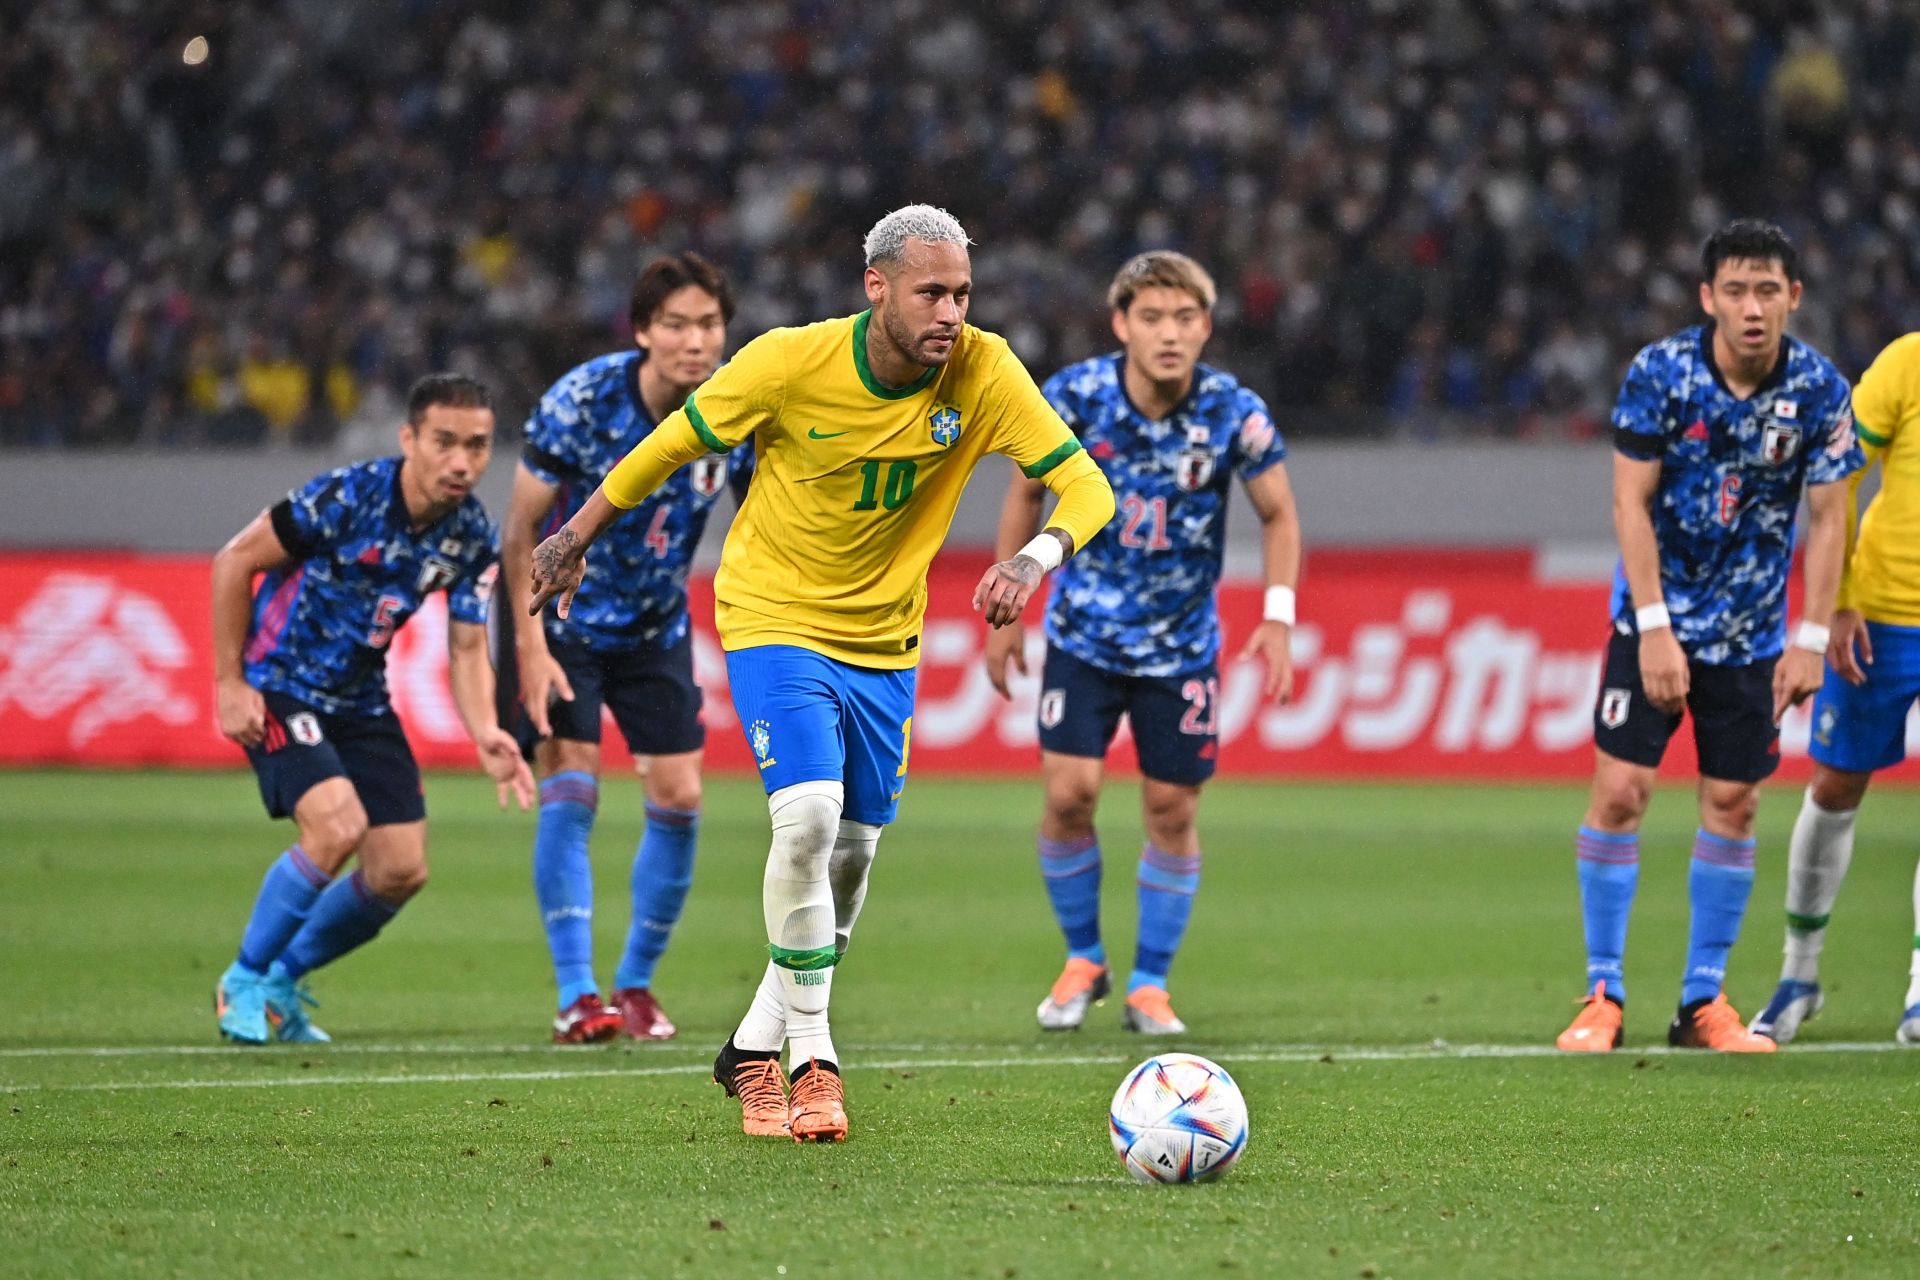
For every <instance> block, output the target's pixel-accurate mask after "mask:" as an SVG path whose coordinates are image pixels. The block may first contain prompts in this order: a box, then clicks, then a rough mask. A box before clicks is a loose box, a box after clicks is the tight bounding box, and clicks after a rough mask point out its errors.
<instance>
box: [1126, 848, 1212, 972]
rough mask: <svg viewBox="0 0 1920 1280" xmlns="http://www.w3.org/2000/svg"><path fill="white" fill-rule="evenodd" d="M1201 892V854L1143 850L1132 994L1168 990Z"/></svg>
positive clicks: (1153, 849)
mask: <svg viewBox="0 0 1920 1280" xmlns="http://www.w3.org/2000/svg"><path fill="white" fill-rule="evenodd" d="M1199 891H1200V855H1199V854H1198V853H1168V852H1167V851H1166V850H1164V849H1159V848H1156V847H1154V846H1153V845H1151V844H1149V845H1148V846H1147V847H1146V848H1145V849H1143V850H1142V851H1141V853H1140V938H1139V941H1138V942H1137V943H1136V944H1135V945H1134V949H1133V973H1132V974H1130V975H1129V976H1128V978H1127V994H1128V995H1132V994H1133V993H1134V992H1136V991H1138V990H1139V989H1140V988H1142V987H1159V988H1161V989H1162V990H1164V989H1165V988H1166V985H1167V972H1168V970H1170V969H1172V968H1173V956H1174V953H1175V952H1176V951H1178V950H1180V938H1181V935H1183V934H1184V933H1186V931H1187V917H1188V916H1190V915H1192V914H1193V895H1194V894H1196V893H1198V892H1199Z"/></svg>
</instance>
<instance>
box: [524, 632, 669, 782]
mask: <svg viewBox="0 0 1920 1280" xmlns="http://www.w3.org/2000/svg"><path fill="white" fill-rule="evenodd" d="M547 647H548V650H549V651H550V652H551V653H552V654H553V657H554V660H555V661H556V662H558V663H559V664H560V669H561V670H562V671H565V672H566V673H567V683H568V684H570V685H572V686H573V701H571V702H567V701H564V700H562V699H560V698H555V699H553V700H552V701H551V702H550V703H549V704H548V705H547V720H548V723H550V724H551V725H552V726H553V736H554V737H556V738H565V739H566V740H567V741H569V742H592V743H596V744H597V743H598V742H599V741H600V708H601V707H602V706H604V707H606V708H607V709H608V710H609V711H611V712H613V723H614V724H615V725H616V726H618V728H619V730H620V736H621V737H623V738H625V739H626V740H627V750H629V751H631V752H633V754H635V755H637V756H672V755H679V754H681V753H682V752H686V751H698V750H700V749H701V748H702V747H704V746H706V745H707V727H706V724H705V723H704V722H703V721H702V720H701V718H700V706H701V702H700V686H699V685H697V684H695V683H694V680H693V638H692V637H691V636H687V637H685V638H683V639H682V640H681V641H680V643H679V644H676V645H674V646H673V647H672V648H669V649H658V650H640V651H637V652H630V653H596V652H595V651H594V650H592V649H589V648H587V646H585V645H583V644H580V643H578V642H576V641H571V640H556V639H553V638H552V637H549V638H548V640H547ZM534 741H535V737H534V734H533V726H532V725H531V724H530V723H528V722H526V720H525V717H524V716H522V717H521V724H520V744H521V746H522V747H523V748H525V749H527V750H528V751H529V752H531V750H532V744H533V743H534Z"/></svg>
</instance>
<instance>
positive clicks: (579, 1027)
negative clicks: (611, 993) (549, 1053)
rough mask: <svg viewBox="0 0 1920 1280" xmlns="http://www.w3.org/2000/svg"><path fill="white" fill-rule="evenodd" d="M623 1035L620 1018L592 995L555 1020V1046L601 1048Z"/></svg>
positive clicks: (582, 997) (563, 1011) (576, 1002)
mask: <svg viewBox="0 0 1920 1280" xmlns="http://www.w3.org/2000/svg"><path fill="white" fill-rule="evenodd" d="M619 1034H620V1014H619V1013H618V1012H617V1011H615V1010H613V1009H609V1008H607V1006H606V1005H604V1004H602V1003H601V1002H600V997H599V996H597V995H595V994H594V993H593V992H591V991H589V992H587V994H585V995H583V996H581V997H580V998H579V999H578V1000H575V1001H574V1002H573V1003H572V1004H570V1005H568V1006H567V1007H566V1008H564V1009H562V1010H561V1011H560V1012H559V1013H558V1014H556V1015H555V1016H554V1019H553V1042H554V1043H555V1044H600V1043H601V1042H603V1041H607V1040H611V1039H613V1038H614V1037H615V1036H617V1035H619Z"/></svg>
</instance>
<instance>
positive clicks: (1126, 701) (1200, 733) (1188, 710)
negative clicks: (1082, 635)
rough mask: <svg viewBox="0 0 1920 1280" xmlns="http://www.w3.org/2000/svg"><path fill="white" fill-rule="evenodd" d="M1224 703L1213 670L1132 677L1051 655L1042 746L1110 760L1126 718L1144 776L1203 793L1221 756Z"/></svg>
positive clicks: (1043, 686)
mask: <svg viewBox="0 0 1920 1280" xmlns="http://www.w3.org/2000/svg"><path fill="white" fill-rule="evenodd" d="M1219 698H1220V680H1219V676H1218V674H1217V668H1216V667H1215V666H1214V665H1213V664H1211V663H1210V664H1208V665H1207V666H1205V667H1203V668H1201V669H1199V670H1197V671H1189V672H1186V673H1184V674H1182V675H1177V676H1129V675H1122V674H1120V673H1119V672H1115V671H1108V670H1106V669H1104V668H1102V667H1096V666H1094V665H1093V664H1092V663H1090V662H1082V661H1081V660H1080V659H1078V658H1076V657H1074V656H1073V655H1072V654H1070V653H1063V652H1062V651H1060V650H1059V649H1053V648H1049V649H1048V650H1047V662H1046V666H1045V667H1044V668H1043V669H1042V671H1041V674H1040V745H1041V747H1042V748H1044V749H1045V750H1047V751H1055V752H1058V753H1059V754H1061V755H1068V756H1088V757H1091V758H1093V759H1096V760H1098V759H1101V758H1104V757H1105V756H1106V754H1107V746H1108V744H1110V743H1111V742H1112V741H1113V735H1114V734H1115V733H1116V732H1118V731H1119V728H1120V715H1121V713H1122V712H1125V713H1126V716H1127V721H1128V723H1129V724H1131V725H1132V727H1133V749H1134V751H1135V753H1137V754H1138V756H1139V757H1140V772H1141V773H1143V774H1145V775H1146V776H1147V777H1149V778H1152V779H1154V780H1155V781H1156V782H1171V783H1175V784H1177V785H1180V786H1189V787H1192V786H1199V785H1200V784H1201V783H1203V782H1205V781H1206V780H1207V779H1208V778H1211V777H1212V776H1213V769H1214V764H1215V762H1216V758H1217V757H1218V756H1219V754H1220V735H1219V731H1218V729H1217V728H1216V726H1215V720H1216V718H1217V706H1218V703H1219Z"/></svg>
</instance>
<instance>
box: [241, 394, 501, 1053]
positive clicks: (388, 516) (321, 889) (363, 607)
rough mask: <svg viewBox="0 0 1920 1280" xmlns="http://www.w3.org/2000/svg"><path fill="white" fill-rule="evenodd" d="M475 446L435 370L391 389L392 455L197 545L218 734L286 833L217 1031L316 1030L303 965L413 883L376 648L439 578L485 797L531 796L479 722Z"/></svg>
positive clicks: (481, 646)
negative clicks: (207, 565)
mask: <svg viewBox="0 0 1920 1280" xmlns="http://www.w3.org/2000/svg"><path fill="white" fill-rule="evenodd" d="M492 448H493V409H492V407H491V401H490V399H489V397H488V394H487V389H486V388H485V387H484V386H482V385H481V384H480V383H478V382H476V381H474V380H473V379H472V378H468V377H465V376H463V375H460V374H450V373H442V374H433V375H431V376H429V377H426V378H423V379H421V380H420V381H419V382H418V383H416V384H415V385H414V387H413V390H412V392H411V393H410V394H409V396H408V399H407V420H406V422H405V423H404V424H403V425H402V426H401V427H400V456H399V457H397V458H379V459H376V460H374V461H372V462H362V463H356V464H355V465H353V466H349V467H342V468H340V469H339V470H337V471H329V472H327V473H326V474H325V475H321V476H317V477H315V478H314V479H313V480H311V481H309V482H308V483H307V484H305V485H303V486H301V487H300V488H298V489H295V490H294V491H293V492H292V493H290V494H288V495H287V496H286V497H285V498H284V499H282V500H281V501H280V502H278V503H276V504H275V505H274V506H272V507H270V508H268V509H267V510H266V511H263V512H261V513H260V515H259V516H257V517H255V519H254V521H253V522H252V523H251V524H249V525H248V526H247V527H246V528H245V529H242V530H241V531H240V532H239V533H238V534H236V535H235V536H234V538H233V540H232V541H231V542H229V543H227V545H226V546H225V547H222V548H221V549H220V552H219V554H217V555H216V556H215V557H214V560H213V663H214V685H215V695H216V699H217V703H218V714H219V721H220V731H221V732H222V733H224V734H225V735H226V736H227V737H229V738H231V739H233V740H234V741H235V742H237V743H239V744H240V745H241V746H243V747H245V748H246V752H247V759H248V760H249V761H250V762H251V763H252V765H253V769H254V772H255V773H256V774H257V775H258V776H259V780H260V797H261V799H262V800H263V801H265V802H266V806H267V812H268V813H270V814H271V815H273V816H274V817H276V818H287V817H291V818H292V819H293V821H294V823H295V825H296V826H297V827H298V828H299V832H300V838H299V840H298V841H296V842H295V844H294V845H293V847H292V848H290V849H288V850H287V851H286V852H285V853H283V854H281V855H280V857H279V859H278V860H277V861H275V862H274V864H273V865H272V866H271V867H270V868H268V870H267V875H266V879H265V880H264V881H263V882H262V883H261V886H260V893H259V896H258V898H257V899H256V900H255V902H254V905H253V914H252V916H251V917H250V918H249V919H248V921H247V927H246V931H245V933H244V934H243V935H242V937H241V940H240V953H239V956H238V958H236V959H235V960H234V962H233V964H232V966H231V967H229V968H228V969H227V971H226V973H224V974H223V975H221V978H220V982H219V985H218V987H217V988H216V989H215V993H214V1003H215V1008H216V1011H217V1015H218V1019H219V1026H220V1033H221V1034H222V1035H223V1036H225V1037H226V1038H227V1039H229V1040H232V1041H235V1042H237V1043H241V1044H263V1043H265V1042H266V1041H267V1040H269V1039H273V1038H275V1037H276V1036H277V1038H279V1039H281V1040H290V1041H320V1040H325V1039H327V1035H326V1033H325V1032H322V1031H321V1030H319V1029H318V1028H317V1027H315V1026H314V1025H313V1024H312V1022H311V1021H309V1020H308V1018H307V1016H306V1010H305V1006H306V1005H308V1004H311V1003H313V1000H312V997H311V996H309V995H308V994H307V991H306V987H305V982H304V979H305V977H306V975H307V974H309V973H311V972H313V971H314V970H315V969H318V968H319V967H320V966H322V965H324V964H327V963H330V962H331V961H334V960H337V959H339V958H340V957H341V956H343V955H345V954H346V953H347V952H349V951H351V950H353V949H354V948H355V947H358V946H360V945H361V944H362V943H365V942H369V941H371V940H372V939H373V937H374V935H375V934H377V933H379V932H380V930H381V929H382V928H384V927H385V926H386V924H387V922H388V921H390V920H392V919H393V916H394V913H395V912H397V911H399V910H400V908H401V907H402V906H404V905H405V904H406V902H407V900H408V899H409V898H411V897H413V895H414V894H416V893H418V892H419V891H420V889H421V887H422V886H423V885H424V884H426V881H427V826H426V816H427V810H426V801H425V798H424V796H423V795H422V793H421V789H420V770H419V767H418V766H417V765H416V764H415V763H414V759H413V752H412V751H411V749H409V747H408V746H407V738H406V734H405V733H403V732H402V730H401V727H400V722H399V720H398V718H396V717H395V715H394V714H393V707H392V705H391V704H390V703H389V702H388V700H387V678H386V657H387V645H388V644H389V643H390V642H391V641H392V639H393V635H394V632H396V631H398V630H399V629H400V628H401V627H402V626H405V625H406V622H407V619H408V618H411V617H412V616H413V614H414V612H415V610H417V609H419V608H420V606H421V604H422V603H423V602H424V601H425V600H426V598H427V597H428V596H429V595H431V594H432V593H434V592H436V591H444V592H446V593H447V608H448V613H449V614H450V617H449V620H448V623H447V654H448V664H447V665H448V671H447V676H448V684H449V685H450V686H451V688H452V691H453V700H454V705H455V707H456V708H457V709H458V711H459V713H460V719H461V722H462V723H463V724H465V726H466V729H467V733H468V735H469V736H471V737H472V739H473V741H474V745H475V746H476V747H478V748H479V752H480V763H481V765H482V767H483V768H485V770H486V771H487V774H488V776H490V777H491V778H492V779H493V780H494V782H495V783H496V784H497V785H498V787H499V795H500V804H501V807H502V808H505V807H506V804H507V799H508V797H509V796H513V797H515V798H516V799H518V800H519V802H520V806H521V808H523V809H524V808H527V807H529V806H530V805H531V804H532V802H533V777H532V775H531V774H530V773H529V772H528V770H527V766H526V762H525V761H524V760H523V759H521V757H520V750H519V745H518V744H517V743H516V742H515V741H514V739H513V736H512V735H511V734H509V733H507V732H505V731H504V730H502V729H501V728H500V725H499V723H498V721H497V720H496V718H495V714H494V701H493V694H494V689H493V667H492V665H491V664H490V663H489V662H488V660H487V644H486V614H487V600H488V597H489V595H490V594H491V592H492V590H493V584H494V577H495V574H496V573H497V570H498V565H497V564H496V562H495V546H496V537H495V533H494V527H493V521H492V520H491V519H490V518H489V517H488V516H487V513H486V509H485V508H483V507H482V506H481V505H480V500H479V499H478V498H476V497H474V496H473V488H474V485H476V484H477V483H479V480H480V476H481V473H482V472H484V471H485V470H486V469H487V458H488V456H489V454H490V453H491V451H492ZM259 575H264V577H263V578H262V581H261V583H260V586H259V589H258V590H257V591H255V590H254V589H253V581H254V578H255V577H256V576H259ZM356 856H357V857H358V859H359V866H358V867H357V868H356V869H355V870H354V872H353V874H351V875H342V874H341V872H342V870H343V869H344V868H345V866H346V863H347V861H348V860H349V859H350V858H354V857H356Z"/></svg>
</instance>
